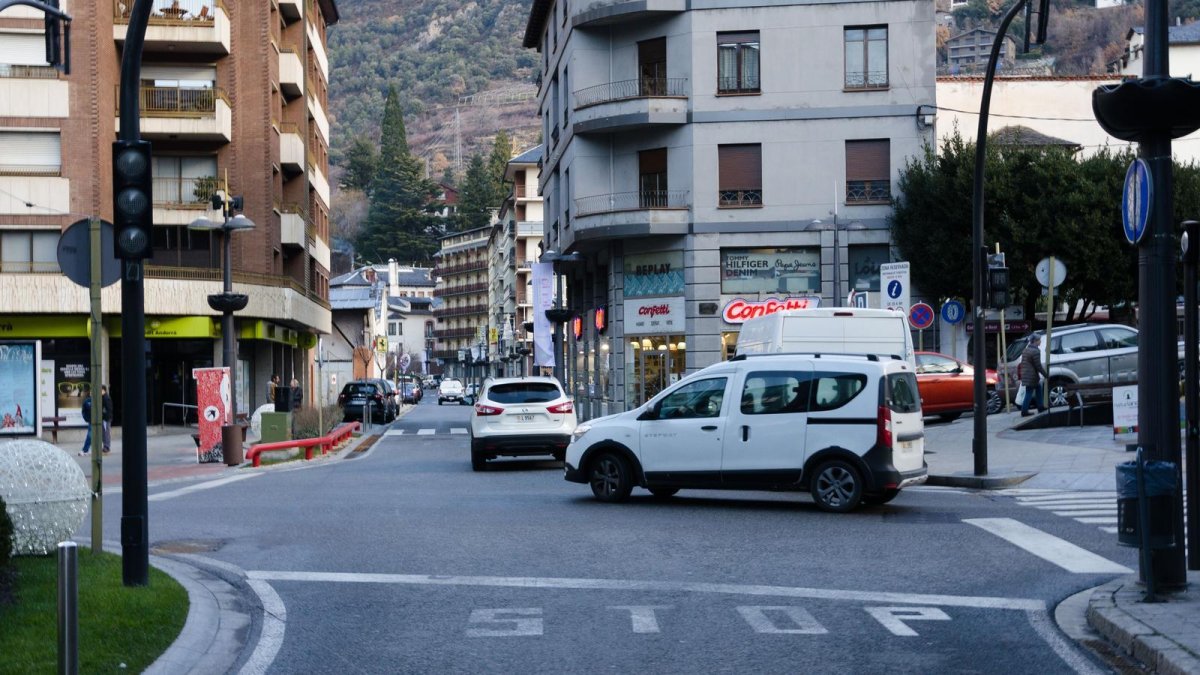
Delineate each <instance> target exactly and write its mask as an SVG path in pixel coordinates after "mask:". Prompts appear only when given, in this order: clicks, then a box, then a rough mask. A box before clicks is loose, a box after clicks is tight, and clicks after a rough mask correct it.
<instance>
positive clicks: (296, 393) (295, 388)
mask: <svg viewBox="0 0 1200 675" xmlns="http://www.w3.org/2000/svg"><path fill="white" fill-rule="evenodd" d="M303 402H304V390H303V389H301V388H300V380H297V379H296V378H294V377H293V378H292V410H299V409H300V404H301V403H303Z"/></svg>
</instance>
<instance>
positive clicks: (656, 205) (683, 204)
mask: <svg viewBox="0 0 1200 675" xmlns="http://www.w3.org/2000/svg"><path fill="white" fill-rule="evenodd" d="M688 206H689V204H688V191H687V190H641V191H638V192H615V193H613V194H607V195H593V196H591V197H579V198H578V199H576V200H575V209H576V215H577V216H579V217H581V218H582V217H583V216H590V215H592V214H595V213H612V212H615V211H641V210H646V209H686V208H688Z"/></svg>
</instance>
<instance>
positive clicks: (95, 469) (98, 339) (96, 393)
mask: <svg viewBox="0 0 1200 675" xmlns="http://www.w3.org/2000/svg"><path fill="white" fill-rule="evenodd" d="M88 236H89V241H90V246H89V247H88V248H89V250H88V262H89V264H90V267H91V269H90V272H91V274H90V276H91V279H90V282H91V283H90V284H89V286H88V294H89V295H90V296H91V298H90V299H91V328H92V330H91V340H90V342H91V352H92V355H91V361H92V419H91V422H90V424H91V426H92V429H91V434H92V449H91V453H92V553H95V554H97V555H99V554H100V553H101V552H103V551H104V495H103V489H104V482H103V481H102V480H101V466H102V457H101V456H102V455H103V454H104V451H105V450H108V448H107V447H105V446H104V396H103V394H101V392H100V387H101V386H103V378H102V377H101V373H100V368H101V366H103V363H104V358H103V351H102V349H103V346H104V335H103V333H102V332H101V329H100V317H101V313H102V310H103V305H102V303H101V294H100V289H101V288H103V285H104V284H103V280H102V279H101V276H102V268H103V262H102V260H103V257H102V255H101V253H102V251H101V246H102V244H101V242H102V241H103V238H102V237H101V236H100V217H99V216H92V217H91V218H90V219H89V222H88Z"/></svg>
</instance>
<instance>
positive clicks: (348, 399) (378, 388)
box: [337, 379, 397, 423]
mask: <svg viewBox="0 0 1200 675" xmlns="http://www.w3.org/2000/svg"><path fill="white" fill-rule="evenodd" d="M381 382H382V380H377V379H376V380H354V381H353V382H347V383H346V385H345V386H344V387H342V393H340V394H338V399H337V402H338V405H340V406H342V421H344V422H351V421H363V422H365V421H367V419H366V412H367V410H368V409H369V410H370V412H371V419H370V421H372V422H376V423H387V422H391V421H392V420H394V419H396V414H397V405H396V401H395V399H394V398H392V397H391V396H389V395H388V394H387V391H386V389H384V387H383V385H382V384H380V383H381Z"/></svg>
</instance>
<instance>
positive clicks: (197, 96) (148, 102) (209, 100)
mask: <svg viewBox="0 0 1200 675" xmlns="http://www.w3.org/2000/svg"><path fill="white" fill-rule="evenodd" d="M139 96H140V101H139V103H140V104H141V108H142V114H143V115H146V116H148V117H211V116H212V115H214V114H215V113H216V110H217V99H221V100H223V101H225V103H226V104H228V103H229V97H228V96H226V95H225V92H224V91H223V90H221V89H218V88H215V87H142V88H141V91H140V93H139ZM116 101H117V112H118V113H119V112H121V109H120V103H121V95H120V87H117V97H116Z"/></svg>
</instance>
